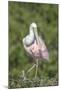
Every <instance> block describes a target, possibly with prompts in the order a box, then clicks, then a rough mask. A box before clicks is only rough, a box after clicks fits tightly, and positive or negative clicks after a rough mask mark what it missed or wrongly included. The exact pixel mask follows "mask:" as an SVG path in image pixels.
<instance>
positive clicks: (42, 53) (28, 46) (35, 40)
mask: <svg viewBox="0 0 60 90" xmlns="http://www.w3.org/2000/svg"><path fill="white" fill-rule="evenodd" d="M23 45H24V48H25V50H26V51H27V53H28V54H29V55H30V56H31V57H33V58H34V59H36V64H34V65H33V66H32V67H31V68H30V69H29V70H28V71H27V73H28V72H30V71H31V70H32V69H33V68H34V67H35V66H36V73H35V78H36V76H37V70H38V59H39V58H42V59H46V60H48V59H49V53H48V50H47V47H46V45H45V43H44V41H43V40H42V38H41V36H38V32H37V25H36V23H32V24H30V27H29V35H27V36H26V37H25V38H23Z"/></svg>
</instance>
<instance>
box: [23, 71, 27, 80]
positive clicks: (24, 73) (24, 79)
mask: <svg viewBox="0 0 60 90" xmlns="http://www.w3.org/2000/svg"><path fill="white" fill-rule="evenodd" d="M22 77H23V80H25V79H26V77H25V72H24V70H22Z"/></svg>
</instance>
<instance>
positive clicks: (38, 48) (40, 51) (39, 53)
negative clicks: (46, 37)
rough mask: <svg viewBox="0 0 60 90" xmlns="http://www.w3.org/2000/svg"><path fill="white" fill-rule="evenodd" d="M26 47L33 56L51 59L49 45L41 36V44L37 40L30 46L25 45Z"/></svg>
mask: <svg viewBox="0 0 60 90" xmlns="http://www.w3.org/2000/svg"><path fill="white" fill-rule="evenodd" d="M24 48H25V50H26V51H27V53H29V55H31V57H33V58H43V59H46V60H48V59H49V53H48V50H47V47H46V45H45V43H44V41H43V40H42V38H41V37H39V44H37V43H36V40H35V41H34V42H33V43H32V44H31V45H30V46H28V47H27V46H26V45H24Z"/></svg>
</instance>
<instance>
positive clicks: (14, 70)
mask: <svg viewBox="0 0 60 90" xmlns="http://www.w3.org/2000/svg"><path fill="white" fill-rule="evenodd" d="M8 7H9V8H8V12H9V15H8V17H9V18H8V19H9V88H17V87H21V88H24V87H39V86H51V85H52V86H53V85H58V5H57V4H41V3H40V4H37V3H24V2H13V1H9V2H8ZM32 22H35V23H36V24H37V26H38V33H39V35H41V36H42V38H43V40H44V41H45V43H46V45H47V48H48V50H49V61H45V60H42V61H40V60H39V69H38V78H37V79H36V80H34V74H35V69H34V70H33V71H31V73H29V74H28V75H26V76H27V77H28V78H29V80H25V81H23V78H21V75H22V70H25V72H26V71H27V70H28V69H29V68H30V67H31V66H32V65H33V64H34V63H35V62H34V60H33V59H32V58H31V57H29V56H28V55H27V53H26V51H25V50H24V47H23V43H22V39H23V38H24V37H25V36H26V35H27V34H28V33H29V25H30V24H31V23H32Z"/></svg>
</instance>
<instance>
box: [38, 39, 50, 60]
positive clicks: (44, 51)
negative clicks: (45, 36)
mask: <svg viewBox="0 0 60 90" xmlns="http://www.w3.org/2000/svg"><path fill="white" fill-rule="evenodd" d="M39 42H40V45H41V48H40V50H41V54H42V57H43V58H44V59H47V60H49V53H48V49H47V47H46V45H45V43H44V41H43V40H42V38H41V37H39Z"/></svg>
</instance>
